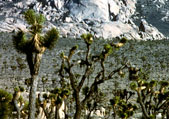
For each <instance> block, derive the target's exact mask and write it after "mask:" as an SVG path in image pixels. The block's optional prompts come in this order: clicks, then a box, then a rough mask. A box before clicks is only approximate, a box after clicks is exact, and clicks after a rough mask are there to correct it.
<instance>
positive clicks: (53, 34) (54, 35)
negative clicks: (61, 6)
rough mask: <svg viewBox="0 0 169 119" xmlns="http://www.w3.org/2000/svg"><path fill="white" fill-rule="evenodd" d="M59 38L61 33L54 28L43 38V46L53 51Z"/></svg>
mask: <svg viewBox="0 0 169 119" xmlns="http://www.w3.org/2000/svg"><path fill="white" fill-rule="evenodd" d="M58 38H59V32H58V31H57V30H56V29H55V28H52V29H51V30H49V31H48V32H47V33H46V35H45V36H44V38H43V45H44V47H46V48H48V49H52V48H53V47H54V46H55V44H56V42H57V40H58Z"/></svg>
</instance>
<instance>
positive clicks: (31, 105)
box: [28, 53, 42, 119]
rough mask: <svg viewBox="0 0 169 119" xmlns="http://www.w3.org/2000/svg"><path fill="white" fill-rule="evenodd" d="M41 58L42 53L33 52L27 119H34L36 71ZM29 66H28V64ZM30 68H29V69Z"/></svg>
mask: <svg viewBox="0 0 169 119" xmlns="http://www.w3.org/2000/svg"><path fill="white" fill-rule="evenodd" d="M41 58H42V53H37V54H35V59H34V64H33V66H34V67H33V71H31V72H32V73H31V80H32V81H31V88H30V95H29V115H28V119H35V113H36V91H37V85H38V71H39V67H40V61H41ZM29 67H30V66H29ZM30 70H31V69H30Z"/></svg>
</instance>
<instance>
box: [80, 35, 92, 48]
mask: <svg viewBox="0 0 169 119" xmlns="http://www.w3.org/2000/svg"><path fill="white" fill-rule="evenodd" d="M81 38H82V39H84V41H85V43H86V44H87V45H91V44H92V43H93V35H92V34H90V33H88V34H82V35H81Z"/></svg>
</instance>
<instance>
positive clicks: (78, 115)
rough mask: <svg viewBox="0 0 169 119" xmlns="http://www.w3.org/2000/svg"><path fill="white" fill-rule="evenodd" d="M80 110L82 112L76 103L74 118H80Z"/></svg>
mask: <svg viewBox="0 0 169 119" xmlns="http://www.w3.org/2000/svg"><path fill="white" fill-rule="evenodd" d="M81 112H82V108H81V106H80V105H76V113H75V116H74V119H80V117H81Z"/></svg>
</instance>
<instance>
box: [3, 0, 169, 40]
mask: <svg viewBox="0 0 169 119" xmlns="http://www.w3.org/2000/svg"><path fill="white" fill-rule="evenodd" d="M167 2H168V1H167V0H0V31H1V32H11V31H15V30H17V29H18V27H19V28H21V29H23V30H25V31H26V30H27V29H26V27H27V24H26V23H25V22H24V20H23V16H22V15H23V12H24V11H26V10H27V9H34V10H35V11H36V12H39V13H42V14H44V15H45V17H46V19H47V22H46V27H45V29H49V28H51V27H56V28H58V29H59V31H60V33H61V36H62V37H79V36H80V35H81V34H82V33H88V32H90V33H92V34H93V35H94V36H95V37H103V38H113V37H122V36H125V37H127V38H129V39H144V40H147V39H163V38H165V36H164V35H163V34H162V33H161V32H163V30H161V29H160V31H161V32H160V31H159V30H158V29H157V28H159V27H158V26H161V25H160V24H158V23H159V22H157V24H155V21H156V20H157V19H159V17H158V18H157V17H156V15H157V12H156V11H159V12H160V14H163V13H166V12H165V10H166V11H167V8H166V7H167V6H169V5H168V4H166V3H167ZM150 6H152V9H151V7H150ZM163 10H164V11H163ZM151 11H152V12H151ZM147 12H148V14H147ZM146 15H148V16H146ZM153 15H154V16H153ZM167 15H168V14H167V13H166V14H165V16H163V17H162V18H161V19H160V20H161V21H166V22H167V20H168V17H169V15H168V16H167ZM151 21H152V23H151ZM151 24H153V25H151ZM155 26H156V27H157V28H156V27H155ZM163 33H165V32H163Z"/></svg>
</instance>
